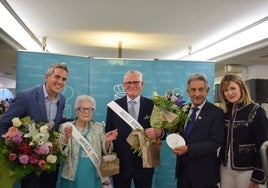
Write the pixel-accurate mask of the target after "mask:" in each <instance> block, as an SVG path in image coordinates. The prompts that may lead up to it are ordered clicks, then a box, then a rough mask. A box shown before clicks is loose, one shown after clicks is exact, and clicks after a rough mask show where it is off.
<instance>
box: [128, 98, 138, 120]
mask: <svg viewBox="0 0 268 188" xmlns="http://www.w3.org/2000/svg"><path fill="white" fill-rule="evenodd" d="M129 104H130V105H129V106H130V108H129V109H128V112H129V114H130V115H131V116H132V117H133V118H134V119H137V117H136V112H135V108H134V105H135V104H136V101H134V100H131V101H129Z"/></svg>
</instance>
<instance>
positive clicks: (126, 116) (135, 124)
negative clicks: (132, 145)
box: [107, 101, 144, 130]
mask: <svg viewBox="0 0 268 188" xmlns="http://www.w3.org/2000/svg"><path fill="white" fill-rule="evenodd" d="M107 106H109V107H110V108H111V109H112V110H113V111H114V112H115V113H116V114H117V115H118V116H119V117H120V118H121V119H123V120H124V121H125V122H126V123H127V124H128V125H129V126H130V127H131V128H132V129H141V130H143V129H144V128H143V127H142V126H141V124H140V123H139V122H138V121H137V120H136V119H134V118H133V117H132V116H131V115H130V114H129V113H128V112H126V111H125V110H124V109H123V108H122V107H121V106H119V105H118V104H117V103H116V102H114V101H111V102H109V103H108V104H107Z"/></svg>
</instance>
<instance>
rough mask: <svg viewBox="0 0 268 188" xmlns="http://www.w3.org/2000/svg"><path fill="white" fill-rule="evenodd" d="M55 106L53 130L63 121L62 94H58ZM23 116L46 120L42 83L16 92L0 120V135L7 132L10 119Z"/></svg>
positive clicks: (37, 120) (10, 122) (63, 105)
mask: <svg viewBox="0 0 268 188" xmlns="http://www.w3.org/2000/svg"><path fill="white" fill-rule="evenodd" d="M57 106H58V109H57V115H56V118H55V121H54V123H55V124H54V127H53V129H54V130H58V126H59V124H60V123H62V122H63V118H62V117H63V110H64V107H65V98H64V96H63V95H62V94H60V99H59V101H58V104H57ZM25 116H30V117H31V119H34V120H35V121H36V122H46V123H47V122H48V119H47V113H46V105H45V97H44V93H43V85H40V86H36V87H34V88H29V89H26V90H24V91H22V92H20V93H18V95H17V96H16V97H15V98H14V100H13V101H12V103H11V104H10V106H9V109H8V111H6V112H5V114H4V115H3V117H2V119H1V120H0V135H2V134H4V133H6V132H7V130H8V128H9V127H10V126H11V125H12V119H13V118H14V117H18V118H22V117H25Z"/></svg>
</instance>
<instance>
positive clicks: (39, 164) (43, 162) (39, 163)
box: [37, 160, 46, 168]
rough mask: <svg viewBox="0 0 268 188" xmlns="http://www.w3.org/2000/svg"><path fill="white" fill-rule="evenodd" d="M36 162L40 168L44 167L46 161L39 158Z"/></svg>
mask: <svg viewBox="0 0 268 188" xmlns="http://www.w3.org/2000/svg"><path fill="white" fill-rule="evenodd" d="M37 164H38V166H39V167H40V168H42V167H44V166H45V165H46V161H44V160H39V161H38V163H37Z"/></svg>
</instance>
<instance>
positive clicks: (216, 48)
mask: <svg viewBox="0 0 268 188" xmlns="http://www.w3.org/2000/svg"><path fill="white" fill-rule="evenodd" d="M267 33H268V16H267V17H265V18H263V19H261V20H259V21H257V22H255V23H253V24H251V25H249V26H247V27H245V28H242V29H240V30H238V31H236V32H234V33H232V34H230V35H228V36H225V37H223V38H221V39H220V40H217V41H215V42H214V43H212V44H208V45H206V46H205V47H203V48H199V49H195V48H194V46H193V48H192V53H191V55H188V53H187V50H185V51H183V52H180V53H179V54H177V55H174V56H173V57H172V58H176V59H183V60H199V61H207V60H212V59H213V58H215V57H218V56H220V55H223V54H226V53H228V52H231V51H234V50H236V49H239V48H242V47H245V46H248V45H250V44H253V43H256V42H258V41H261V40H264V39H267Z"/></svg>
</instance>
